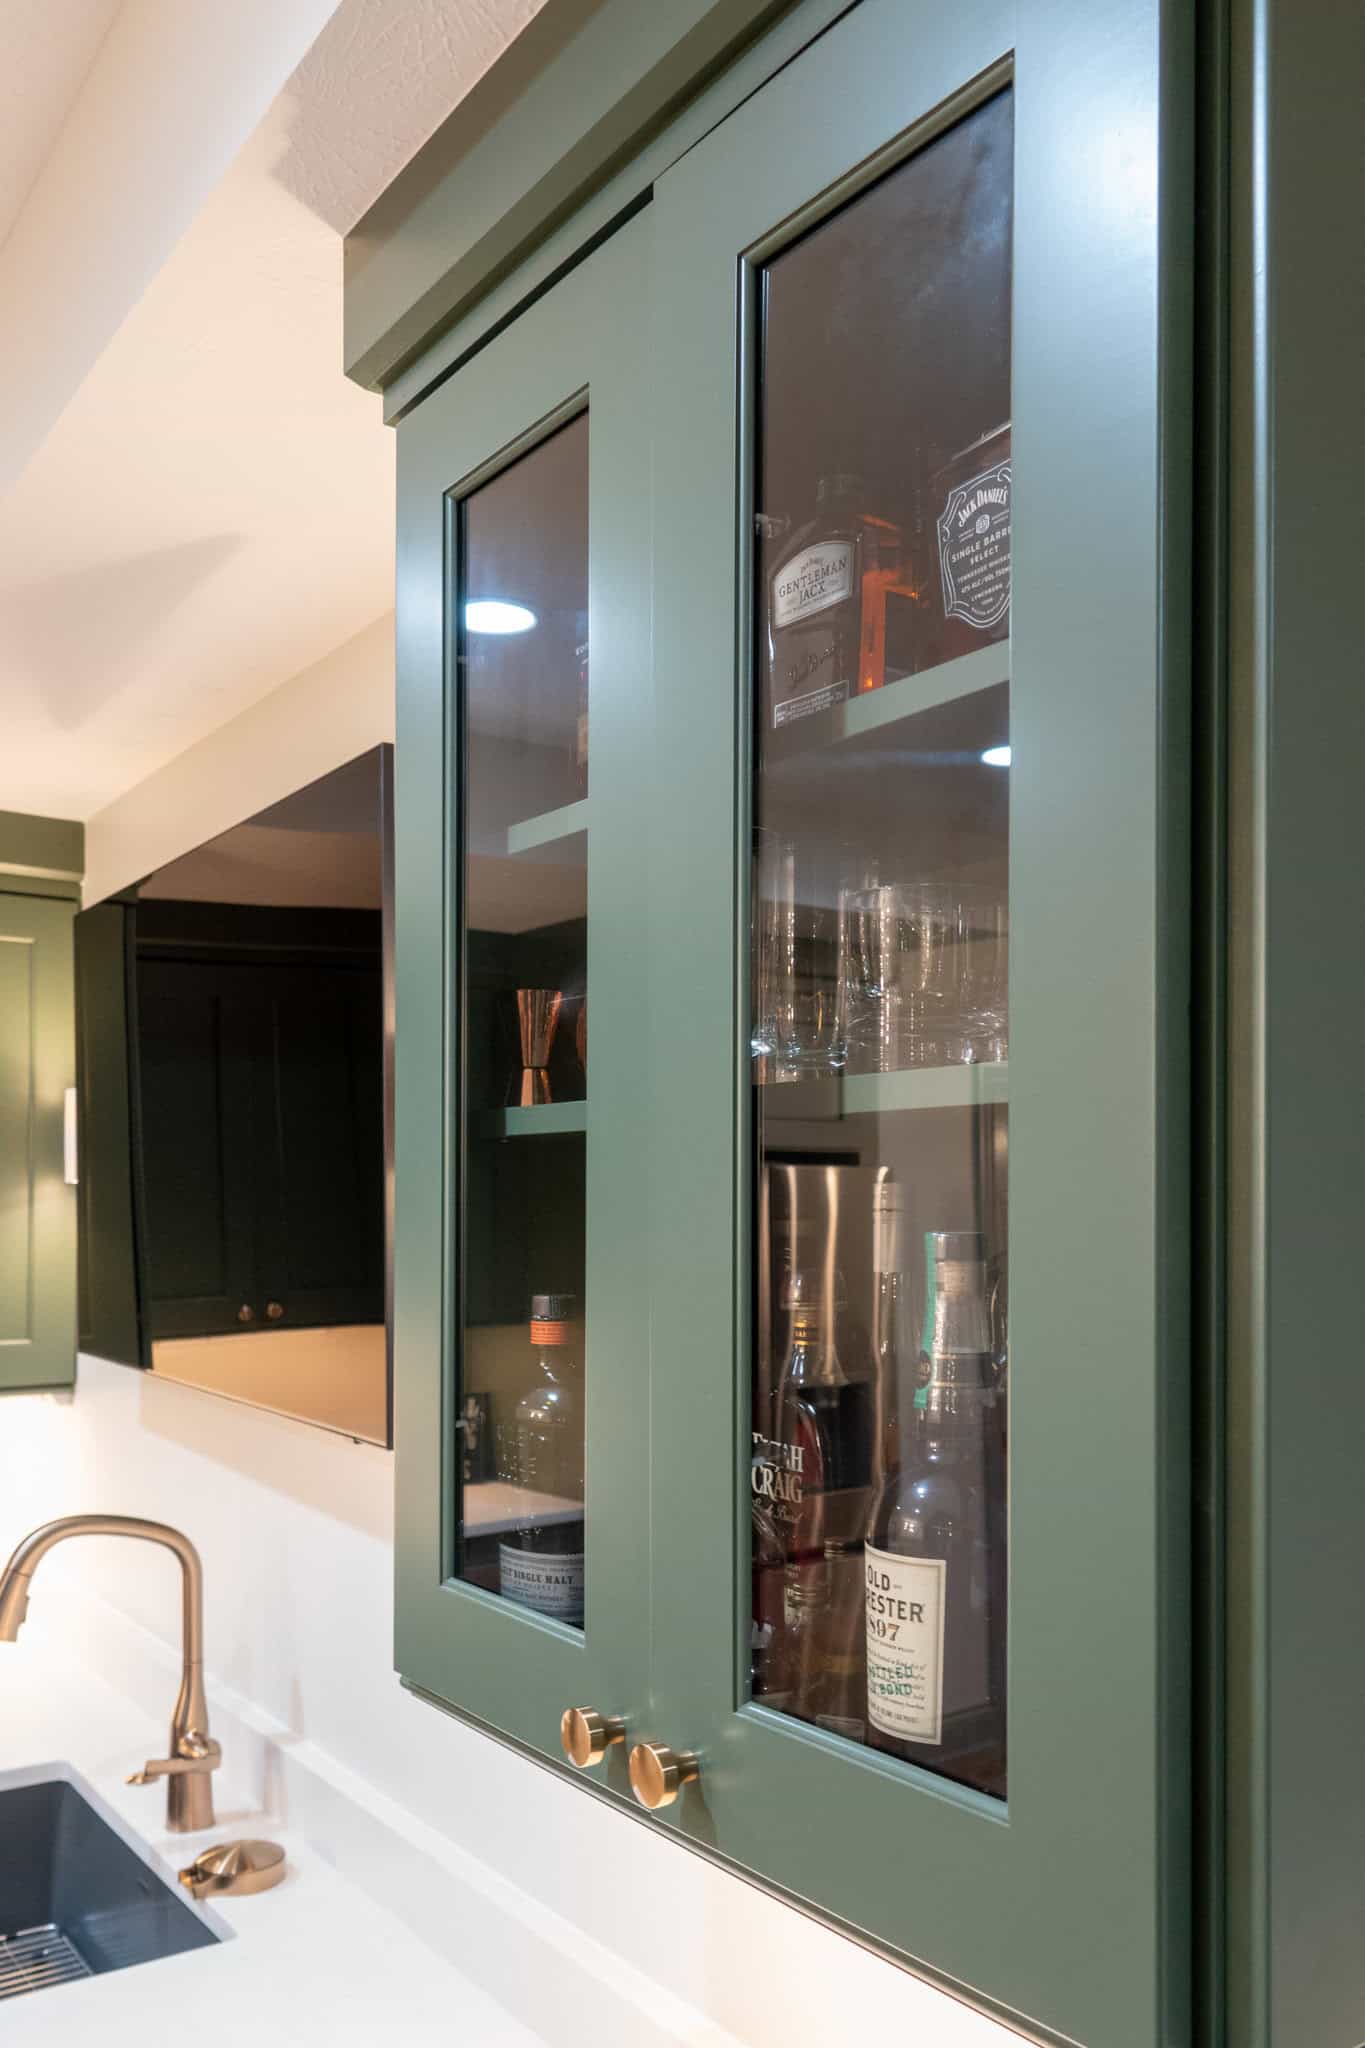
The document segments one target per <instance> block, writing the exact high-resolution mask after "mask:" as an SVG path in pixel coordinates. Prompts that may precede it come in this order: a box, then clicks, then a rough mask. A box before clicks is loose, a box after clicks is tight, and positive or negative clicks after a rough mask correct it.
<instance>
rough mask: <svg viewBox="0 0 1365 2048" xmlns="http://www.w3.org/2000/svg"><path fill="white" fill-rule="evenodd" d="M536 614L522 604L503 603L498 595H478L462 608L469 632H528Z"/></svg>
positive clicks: (466, 628)
mask: <svg viewBox="0 0 1365 2048" xmlns="http://www.w3.org/2000/svg"><path fill="white" fill-rule="evenodd" d="M535 622H536V615H535V613H534V612H533V611H528V610H527V608H526V606H525V605H524V604H504V603H503V601H502V599H501V598H500V597H479V598H475V599H474V601H473V602H472V603H471V604H467V605H466V606H465V608H464V623H465V630H466V632H469V633H529V632H530V630H531V628H532V626H534V624H535Z"/></svg>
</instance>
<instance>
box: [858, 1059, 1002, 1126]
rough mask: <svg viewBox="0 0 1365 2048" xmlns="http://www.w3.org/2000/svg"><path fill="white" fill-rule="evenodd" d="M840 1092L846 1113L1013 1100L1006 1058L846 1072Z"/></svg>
mask: <svg viewBox="0 0 1365 2048" xmlns="http://www.w3.org/2000/svg"><path fill="white" fill-rule="evenodd" d="M840 1092H841V1107H842V1110H843V1114H844V1115H845V1116H863V1115H868V1114H872V1113H875V1112H876V1111H878V1110H881V1111H886V1110H895V1109H973V1108H976V1107H978V1106H981V1105H987V1104H991V1103H998V1102H1008V1101H1009V1066H1008V1064H1007V1062H1005V1061H1004V1060H990V1061H987V1060H982V1061H981V1062H980V1063H979V1064H978V1065H967V1064H964V1065H961V1066H953V1067H907V1068H905V1069H903V1070H902V1071H901V1072H899V1073H895V1074H845V1075H844V1076H843V1077H842V1079H841V1082H840Z"/></svg>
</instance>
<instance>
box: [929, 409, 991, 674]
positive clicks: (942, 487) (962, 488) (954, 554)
mask: <svg viewBox="0 0 1365 2048" xmlns="http://www.w3.org/2000/svg"><path fill="white" fill-rule="evenodd" d="M1013 474H1014V471H1013V464H1012V462H1011V458H1010V429H1009V422H1008V421H1006V423H1005V425H1004V426H1003V427H993V428H992V429H991V431H990V432H989V433H988V434H983V435H982V436H981V438H980V440H978V441H973V443H972V445H971V446H970V448H963V449H962V450H961V451H960V452H959V453H958V454H956V455H954V456H953V457H952V458H951V459H950V460H949V461H948V462H945V463H944V464H943V465H942V467H941V468H939V469H938V470H936V471H935V473H934V475H933V476H932V477H931V478H930V480H929V518H928V520H927V521H926V525H927V527H928V533H927V536H926V537H927V540H928V542H929V544H930V546H931V547H932V549H933V552H934V557H935V559H936V568H935V571H934V573H933V574H932V575H930V576H927V577H926V578H925V579H924V584H925V587H924V590H923V592H922V598H921V610H920V618H921V633H922V642H921V646H920V649H919V652H918V657H917V660H916V663H915V666H916V667H917V668H921V669H923V668H933V667H935V666H936V665H937V664H938V663H939V662H941V661H953V660H955V659H956V657H957V656H958V655H960V654H971V653H972V652H973V651H974V650H975V649H976V648H978V647H985V646H988V645H989V644H990V643H991V641H993V640H1005V639H1007V638H1008V637H1009V630H1010V524H1011V509H1012V498H1013Z"/></svg>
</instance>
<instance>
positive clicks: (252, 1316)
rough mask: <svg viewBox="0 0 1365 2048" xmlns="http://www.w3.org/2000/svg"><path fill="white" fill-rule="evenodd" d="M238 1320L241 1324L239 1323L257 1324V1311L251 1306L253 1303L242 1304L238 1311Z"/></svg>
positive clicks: (245, 1302)
mask: <svg viewBox="0 0 1365 2048" xmlns="http://www.w3.org/2000/svg"><path fill="white" fill-rule="evenodd" d="M237 1320H238V1322H239V1323H254V1322H255V1320H256V1311H255V1309H254V1308H253V1307H252V1306H251V1303H250V1302H249V1301H244V1302H243V1303H242V1305H241V1307H240V1308H239V1309H238V1311H237Z"/></svg>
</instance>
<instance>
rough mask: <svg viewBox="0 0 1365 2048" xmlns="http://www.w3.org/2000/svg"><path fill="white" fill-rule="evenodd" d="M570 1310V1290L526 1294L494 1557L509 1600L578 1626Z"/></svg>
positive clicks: (578, 1452)
mask: <svg viewBox="0 0 1365 2048" xmlns="http://www.w3.org/2000/svg"><path fill="white" fill-rule="evenodd" d="M573 1309H574V1297H573V1295H571V1294H536V1295H533V1296H532V1298H531V1347H532V1355H533V1357H532V1368H531V1380H530V1384H529V1385H528V1386H527V1388H526V1390H525V1392H524V1393H523V1394H522V1396H521V1399H520V1400H519V1401H518V1402H517V1405H516V1411H515V1414H514V1416H513V1421H512V1429H511V1440H510V1456H509V1458H508V1460H507V1469H505V1470H504V1473H503V1475H502V1476H503V1477H504V1478H505V1479H506V1480H507V1481H508V1482H509V1483H510V1484H511V1485H512V1486H513V1487H514V1488H515V1489H516V1494H515V1496H514V1507H513V1513H514V1515H515V1516H516V1517H517V1519H516V1521H515V1523H514V1527H513V1530H512V1532H511V1533H510V1534H509V1535H508V1537H507V1538H506V1539H505V1540H504V1542H503V1543H502V1544H501V1545H500V1546H499V1553H498V1563H499V1583H500V1588H501V1591H502V1593H503V1595H504V1596H505V1597H506V1598H507V1599H508V1600H515V1601H517V1602H518V1603H519V1605H521V1606H523V1607H532V1608H534V1609H535V1610H536V1612H537V1613H538V1614H548V1615H552V1616H553V1617H554V1619H555V1620H556V1621H566V1622H569V1623H571V1624H572V1625H573V1626H574V1627H576V1628H581V1627H582V1625H583V1548H584V1545H583V1507H582V1503H583V1421H582V1409H581V1406H580V1402H579V1387H578V1380H579V1373H578V1368H577V1363H576V1361H575V1359H574V1356H573V1352H572V1349H571V1348H570V1344H569V1324H570V1318H571V1316H572V1314H573ZM574 1508H576V1509H577V1512H576V1513H575V1512H573V1509H574Z"/></svg>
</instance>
